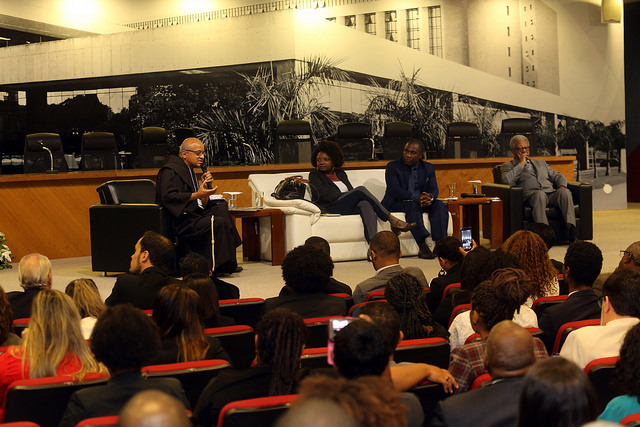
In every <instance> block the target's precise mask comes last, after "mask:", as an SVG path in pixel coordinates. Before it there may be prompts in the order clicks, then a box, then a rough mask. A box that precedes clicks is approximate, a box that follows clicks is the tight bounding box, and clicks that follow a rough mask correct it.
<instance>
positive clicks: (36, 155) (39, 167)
mask: <svg viewBox="0 0 640 427" xmlns="http://www.w3.org/2000/svg"><path fill="white" fill-rule="evenodd" d="M43 145H44V146H45V147H47V148H48V149H49V150H51V155H53V170H56V171H59V172H67V171H68V170H69V168H68V167H67V162H66V161H65V159H64V151H63V150H62V141H60V135H58V134H57V133H31V134H29V135H27V136H26V137H25V139H24V173H42V172H46V171H48V170H51V156H50V155H49V152H48V151H47V150H45V149H44V148H43Z"/></svg>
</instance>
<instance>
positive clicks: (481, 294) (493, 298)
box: [471, 268, 532, 331]
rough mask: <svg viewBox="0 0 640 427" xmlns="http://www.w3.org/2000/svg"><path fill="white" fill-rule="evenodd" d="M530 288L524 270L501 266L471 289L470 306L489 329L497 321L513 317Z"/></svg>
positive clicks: (529, 293)
mask: <svg viewBox="0 0 640 427" xmlns="http://www.w3.org/2000/svg"><path fill="white" fill-rule="evenodd" d="M531 288H532V283H531V280H529V278H528V277H527V275H526V273H525V272H524V271H522V270H518V269H515V268H502V269H500V270H496V271H494V272H493V274H492V275H491V280H485V281H484V282H482V283H480V284H479V285H478V286H477V287H476V288H475V289H474V290H473V294H471V308H472V309H473V310H474V311H475V312H476V313H478V315H479V316H480V318H481V320H482V323H483V324H484V326H485V327H486V328H487V331H490V330H491V328H493V326H494V325H496V324H497V323H498V322H501V321H503V320H511V319H512V318H513V315H514V313H515V312H516V310H519V309H520V306H521V305H522V304H524V302H525V301H526V300H527V298H528V297H529V295H531Z"/></svg>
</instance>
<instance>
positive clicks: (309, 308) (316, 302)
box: [264, 293, 347, 319]
mask: <svg viewBox="0 0 640 427" xmlns="http://www.w3.org/2000/svg"><path fill="white" fill-rule="evenodd" d="M276 308H288V309H289V310H291V311H295V312H296V313H298V314H299V315H300V316H302V317H303V318H305V319H306V318H309V317H324V316H345V315H346V314H347V303H346V302H345V300H344V298H340V297H334V296H333V295H327V294H322V293H317V294H299V295H283V296H281V297H275V298H267V300H266V301H265V302H264V312H265V313H266V312H268V311H270V310H273V309H276Z"/></svg>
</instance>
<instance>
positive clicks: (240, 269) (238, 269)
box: [234, 266, 244, 273]
mask: <svg viewBox="0 0 640 427" xmlns="http://www.w3.org/2000/svg"><path fill="white" fill-rule="evenodd" d="M242 270H244V268H242V266H238V267H237V268H236V271H234V273H240V272H241V271H242Z"/></svg>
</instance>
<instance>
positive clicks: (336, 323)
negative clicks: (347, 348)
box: [327, 317, 356, 365]
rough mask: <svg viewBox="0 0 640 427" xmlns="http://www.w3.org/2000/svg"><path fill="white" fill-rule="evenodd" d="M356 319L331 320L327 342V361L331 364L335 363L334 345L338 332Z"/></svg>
mask: <svg viewBox="0 0 640 427" xmlns="http://www.w3.org/2000/svg"><path fill="white" fill-rule="evenodd" d="M354 320H356V319H354V318H353V317H345V318H340V319H330V320H329V342H328V343H327V363H328V364H329V365H333V347H334V345H335V339H336V333H337V332H338V331H339V330H340V329H342V328H344V327H345V326H347V325H348V324H349V323H351V322H353V321H354Z"/></svg>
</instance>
